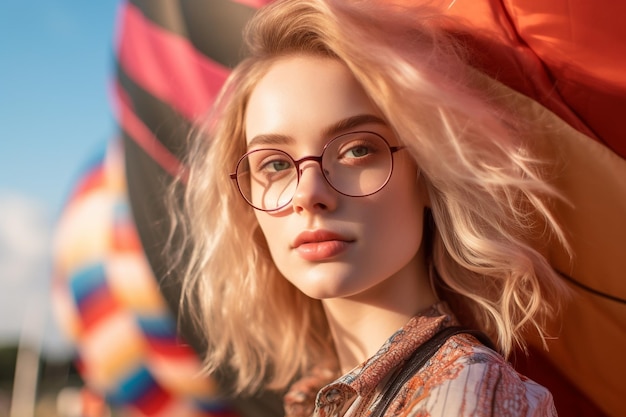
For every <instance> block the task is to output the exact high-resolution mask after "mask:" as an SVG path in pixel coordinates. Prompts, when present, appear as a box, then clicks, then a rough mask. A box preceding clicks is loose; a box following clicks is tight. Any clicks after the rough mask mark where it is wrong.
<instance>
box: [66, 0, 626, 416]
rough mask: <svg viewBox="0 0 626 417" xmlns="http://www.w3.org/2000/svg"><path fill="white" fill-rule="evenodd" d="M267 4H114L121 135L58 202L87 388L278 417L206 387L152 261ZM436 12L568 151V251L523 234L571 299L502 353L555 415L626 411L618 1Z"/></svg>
mask: <svg viewBox="0 0 626 417" xmlns="http://www.w3.org/2000/svg"><path fill="white" fill-rule="evenodd" d="M397 1H402V0H397ZM406 1H409V0H406ZM265 3H266V1H263V0H256V1H255V0H240V1H235V0H214V1H211V2H198V1H190V0H172V1H168V2H157V1H152V0H133V1H127V2H124V3H122V6H121V10H120V13H119V21H118V26H117V39H118V41H117V50H116V64H117V70H116V74H115V79H114V83H113V96H114V99H115V100H114V107H115V112H116V118H117V122H118V126H119V138H116V139H115V140H113V141H112V144H111V149H110V150H109V152H108V153H107V155H106V157H105V158H104V160H103V161H102V163H100V164H97V165H95V166H94V167H93V169H92V170H90V171H88V172H86V173H85V175H84V177H83V179H82V181H81V183H80V184H78V185H77V191H76V192H75V194H74V195H73V196H72V197H71V199H70V201H69V202H68V205H67V207H66V209H65V211H64V213H63V217H62V220H61V222H60V225H59V233H58V236H59V240H58V245H57V248H58V249H57V253H58V255H57V274H56V278H55V279H56V281H55V283H56V284H55V300H56V304H57V306H58V310H59V311H60V317H61V319H62V322H63V323H65V327H66V329H67V330H68V332H69V333H70V334H71V335H72V337H73V338H74V340H75V341H76V344H77V350H78V352H79V356H80V361H81V362H80V363H81V366H82V369H83V372H82V373H83V377H84V378H85V381H86V382H87V384H88V385H89V386H90V387H92V389H93V390H95V391H97V392H99V393H101V394H102V395H104V396H105V397H106V398H107V399H108V400H109V401H110V402H112V403H113V404H117V405H119V406H122V407H128V408H131V409H133V410H135V411H136V412H138V413H139V415H146V416H148V415H149V416H157V415H171V414H168V413H171V412H172V410H178V413H177V414H176V415H181V416H184V415H231V414H229V413H233V414H232V415H242V416H243V415H280V413H281V411H280V410H281V405H280V398H279V397H278V396H276V395H273V394H269V393H265V394H261V395H259V396H257V397H254V398H241V397H235V398H227V397H224V396H221V395H220V389H219V387H220V386H221V385H222V384H227V380H228V375H227V374H226V375H222V376H217V377H216V378H214V379H209V378H205V379H198V378H197V376H194V377H191V375H192V374H194V372H195V371H197V370H199V369H200V360H199V359H198V356H197V352H201V351H202V349H203V337H204V336H201V335H198V334H197V333H196V332H195V331H194V329H193V328H192V327H191V325H190V324H189V322H188V321H187V320H186V319H185V315H184V314H182V313H183V312H179V297H180V283H179V282H177V281H176V280H175V279H173V278H172V277H175V275H176V274H175V271H174V272H172V271H169V270H168V266H167V265H166V264H165V262H164V257H163V250H164V245H165V242H166V240H167V237H168V233H169V229H170V225H169V221H168V216H167V212H166V209H165V206H164V201H163V195H164V192H165V189H166V187H167V185H168V184H169V183H170V181H171V179H172V177H173V176H174V175H175V174H176V173H177V172H178V171H179V170H181V169H184V167H182V166H181V162H180V156H181V155H182V153H183V151H184V148H185V144H186V138H187V135H188V134H189V131H190V130H191V129H192V128H193V126H194V123H195V121H196V120H198V119H199V118H201V117H202V115H203V114H204V113H205V112H206V111H207V110H208V109H209V108H210V106H211V104H212V102H213V100H214V98H215V96H216V94H217V92H218V91H219V89H220V87H221V85H222V83H223V82H224V80H225V79H226V77H227V76H228V74H229V69H230V68H232V67H233V66H234V65H236V64H237V62H238V61H239V60H240V59H241V58H242V57H243V56H245V51H243V50H242V40H241V31H242V28H243V26H244V25H245V23H246V22H247V20H248V19H249V18H250V17H251V16H252V14H253V13H254V10H255V8H257V7H260V6H262V5H263V4H265ZM438 4H439V3H438ZM440 7H441V11H442V13H444V14H447V15H449V16H451V17H454V19H453V20H452V22H458V24H454V23H451V24H450V26H449V27H446V30H448V31H450V33H451V34H452V35H453V36H455V37H457V38H458V39H459V40H460V41H461V42H463V43H464V44H465V45H466V46H467V50H468V52H469V54H468V55H469V56H470V57H471V63H472V64H473V65H474V66H475V67H476V68H477V69H478V70H480V71H482V72H484V73H485V74H486V75H487V76H489V77H491V78H493V79H495V80H497V81H499V82H500V83H502V84H503V85H504V86H506V88H510V89H512V90H514V91H516V92H517V93H516V94H515V95H511V98H510V100H511V103H508V104H509V105H513V106H519V108H520V111H525V112H528V114H529V115H530V116H529V117H535V118H536V120H537V124H538V125H540V126H549V127H550V128H549V129H546V130H544V134H540V135H538V137H537V147H538V149H539V151H540V152H542V153H544V154H545V155H546V156H547V157H550V158H558V159H559V160H561V161H565V163H564V164H563V169H562V172H560V175H559V176H558V178H555V179H554V184H555V185H556V187H557V188H558V189H559V190H560V191H561V193H562V194H563V196H564V197H565V199H564V201H563V202H560V203H557V206H556V207H555V211H556V212H557V214H558V217H559V219H560V220H561V222H562V224H563V227H564V229H565V230H566V231H567V233H568V238H569V241H570V244H571V246H572V249H573V258H570V257H569V256H568V255H567V254H566V253H565V251H564V249H563V248H561V247H560V246H559V245H558V244H556V243H553V242H543V241H541V240H540V239H538V241H537V245H538V247H540V248H541V250H542V251H543V252H544V253H545V254H546V256H547V257H548V259H549V260H550V262H551V264H552V265H553V267H554V268H555V269H556V270H557V271H559V272H560V273H561V275H562V276H563V279H564V280H565V281H567V282H568V283H569V285H570V287H571V288H572V296H571V298H570V299H569V301H568V302H567V306H566V309H565V311H564V312H563V315H562V317H561V320H560V321H559V322H558V323H553V327H554V331H553V333H554V335H555V336H556V338H555V339H554V340H551V341H549V344H548V347H549V351H544V349H543V347H542V346H541V343H540V342H539V341H535V340H531V349H530V354H529V356H525V355H524V354H523V353H520V354H517V355H515V357H514V360H515V364H516V366H517V367H518V368H519V369H520V370H522V372H523V373H525V374H526V375H529V376H530V377H532V378H533V379H535V380H537V381H538V382H540V383H542V384H543V385H545V386H547V387H548V388H549V389H550V390H551V391H552V392H553V394H554V396H555V402H556V405H557V409H558V410H559V412H560V414H561V415H568V416H582V415H585V416H613V417H617V416H621V415H626V405H625V404H626V402H624V401H623V398H624V397H625V396H626V385H625V384H623V383H621V376H622V375H623V374H625V373H626V360H624V359H623V352H624V351H626V301H625V300H626V280H624V279H623V275H624V272H623V271H626V256H624V255H625V254H626V161H625V160H624V158H626V139H625V138H626V125H625V124H623V123H621V120H620V118H621V117H623V114H624V113H625V112H626V71H624V69H625V68H626V27H625V26H624V25H623V24H622V22H621V17H623V16H625V15H626V4H624V3H621V2H616V1H614V2H609V1H602V2H595V3H591V2H587V1H585V0H553V1H549V2H545V1H539V0H446V1H443V2H440ZM86 300H88V301H86ZM94 300H95V301H94ZM120 332H122V333H120ZM118 335H119V336H118ZM122 335H123V336H122ZM206 337H211V335H206ZM103 341H106V343H105V344H104V345H105V346H107V348H106V349H104V348H102V347H101V346H100V345H99V344H100V343H103ZM185 413H186V414H185ZM194 413H196V414H194ZM200 413H205V414H200Z"/></svg>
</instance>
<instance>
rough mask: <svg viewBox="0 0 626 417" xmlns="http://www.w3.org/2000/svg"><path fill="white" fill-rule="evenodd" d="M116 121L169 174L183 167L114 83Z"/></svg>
mask: <svg viewBox="0 0 626 417" xmlns="http://www.w3.org/2000/svg"><path fill="white" fill-rule="evenodd" d="M113 95H114V97H115V98H116V103H115V104H116V107H117V109H116V115H117V121H118V123H119V124H120V126H121V127H122V129H123V130H124V131H126V133H128V135H130V137H131V138H133V140H135V142H137V144H138V145H139V146H140V147H141V148H142V149H143V150H144V151H145V152H146V153H147V154H148V155H149V156H150V157H151V158H152V159H154V160H155V161H156V163H158V164H159V165H160V166H161V167H162V168H163V169H164V170H165V171H167V172H168V173H169V174H170V175H172V176H176V175H178V174H179V173H180V171H181V170H182V169H183V167H182V164H181V163H180V161H179V160H178V159H177V158H176V157H175V156H174V155H173V154H172V153H171V152H170V151H169V150H168V149H167V148H166V147H165V146H164V145H163V144H162V143H161V142H160V141H159V140H158V139H157V138H156V137H155V136H154V135H153V134H152V132H151V131H150V129H148V128H147V127H146V125H144V124H143V122H142V121H141V120H140V119H139V118H138V117H137V115H135V113H134V112H133V110H132V109H131V108H130V99H129V98H128V96H127V94H126V92H125V91H124V89H123V88H122V87H121V86H120V85H119V84H118V83H116V84H115V86H114V94H113Z"/></svg>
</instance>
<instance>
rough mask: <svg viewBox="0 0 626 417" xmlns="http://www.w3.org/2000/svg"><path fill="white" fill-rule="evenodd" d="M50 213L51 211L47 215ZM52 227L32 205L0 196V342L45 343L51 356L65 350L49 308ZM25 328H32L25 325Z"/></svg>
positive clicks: (18, 197)
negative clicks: (22, 334)
mask: <svg viewBox="0 0 626 417" xmlns="http://www.w3.org/2000/svg"><path fill="white" fill-rule="evenodd" d="M50 211H51V210H50ZM53 227H54V222H53V219H52V216H51V215H50V213H49V211H48V210H47V209H46V207H45V206H44V205H43V204H42V203H40V202H38V201H37V200H36V199H33V198H29V197H26V196H23V195H18V194H15V193H9V192H0V317H2V319H0V340H1V341H3V342H9V341H17V338H18V337H19V335H20V332H22V331H23V329H24V324H27V327H26V328H25V330H24V331H25V332H26V334H25V336H27V338H29V339H33V340H36V339H39V338H41V337H43V338H44V339H45V340H44V343H45V345H46V346H48V348H49V349H52V350H53V351H57V352H60V351H64V350H66V345H67V343H66V342H65V341H64V339H63V337H62V336H60V335H59V334H58V331H57V328H56V325H55V323H54V321H53V317H52V314H51V306H50V284H51V282H50V281H51V260H52V245H51V243H52V232H53ZM28 323H31V324H30V325H28Z"/></svg>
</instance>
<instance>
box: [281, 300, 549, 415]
mask: <svg viewBox="0 0 626 417" xmlns="http://www.w3.org/2000/svg"><path fill="white" fill-rule="evenodd" d="M456 324H457V323H456V320H455V319H454V317H453V316H452V314H451V313H450V312H449V310H448V308H447V306H446V304H445V303H437V304H435V305H433V306H432V307H431V308H430V309H428V310H427V311H425V312H422V313H421V314H419V315H417V316H415V317H413V318H412V319H411V320H410V321H409V322H408V323H407V324H406V325H405V326H404V327H403V328H402V329H400V330H398V331H397V332H396V333H395V334H394V335H393V336H391V337H390V338H389V340H387V342H386V343H385V344H384V345H383V346H382V348H381V349H380V350H379V351H378V352H377V353H376V354H375V355H374V356H373V357H371V358H370V359H368V360H367V361H365V362H364V363H363V364H361V365H359V366H357V367H356V368H354V369H353V370H352V371H351V372H349V373H348V374H346V375H344V376H342V377H340V378H339V379H337V380H335V381H334V382H332V383H330V384H328V385H326V386H325V387H323V388H322V389H321V390H319V392H318V393H317V395H316V396H315V394H314V392H316V391H317V388H316V387H315V382H319V381H322V380H324V379H326V380H328V378H327V377H328V375H329V373H328V372H326V373H325V372H324V371H323V370H316V371H315V373H314V374H312V375H310V376H307V377H306V378H304V379H302V380H300V381H298V382H296V383H295V384H294V385H293V386H292V387H291V388H290V390H289V392H288V393H287V395H286V396H285V411H286V415H287V416H288V417H304V416H311V415H313V416H315V417H340V416H344V417H357V416H358V417H366V416H369V415H370V414H371V413H372V410H373V408H374V406H375V405H376V403H377V402H378V400H380V396H381V393H382V392H384V390H385V388H386V387H385V384H386V383H388V381H389V380H390V379H392V378H391V377H392V376H393V375H394V373H395V372H396V371H397V370H398V369H399V368H400V367H401V366H402V364H403V362H404V361H405V360H406V359H407V358H408V357H409V356H410V355H411V353H413V352H414V351H415V349H416V348H417V347H418V346H420V345H421V344H422V343H424V342H425V341H427V340H428V339H430V338H431V337H432V336H433V335H434V334H435V333H437V332H438V331H439V330H441V329H443V328H445V327H449V326H452V325H456ZM319 386H321V385H318V387H319ZM314 398H315V400H313V399H314ZM556 415H557V413H556V409H555V408H554V403H553V402H552V395H551V394H550V392H549V391H548V390H547V389H546V388H544V387H542V386H541V385H538V384H537V383H535V382H533V381H531V380H530V379H528V378H526V377H524V376H522V375H520V374H518V373H517V372H516V371H515V370H514V369H513V368H512V367H511V365H510V364H509V363H508V362H506V361H505V360H504V359H503V358H502V357H501V356H500V355H499V354H497V353H496V352H494V351H492V350H491V349H489V348H487V347H485V346H483V345H482V344H481V343H479V342H478V341H477V340H476V339H475V338H474V337H473V336H471V335H468V334H458V335H455V336H452V337H451V338H450V339H448V340H447V342H446V343H445V344H444V345H443V346H442V348H441V349H439V351H438V352H437V353H436V354H435V355H434V356H433V357H432V358H431V359H430V360H429V361H428V362H427V363H426V365H424V367H423V368H422V369H421V370H419V371H418V372H417V373H416V374H415V375H414V376H413V377H412V378H411V379H409V381H408V382H407V383H406V384H405V386H404V387H403V388H402V389H401V390H400V391H399V393H398V395H397V396H396V398H395V399H394V400H393V401H392V402H391V404H390V406H389V408H388V409H387V410H386V412H385V413H384V416H385V417H390V416H403V417H427V416H428V417H456V416H475V417H485V416H497V417H505V416H528V417H530V416H533V417H538V416H542V417H543V416H551V417H552V416H556Z"/></svg>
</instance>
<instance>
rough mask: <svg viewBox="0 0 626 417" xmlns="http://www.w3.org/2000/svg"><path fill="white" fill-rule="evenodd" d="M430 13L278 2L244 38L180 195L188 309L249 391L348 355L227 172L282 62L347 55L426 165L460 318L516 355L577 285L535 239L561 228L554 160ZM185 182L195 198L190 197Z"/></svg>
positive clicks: (438, 260) (448, 289)
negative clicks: (278, 262) (251, 112)
mask: <svg viewBox="0 0 626 417" xmlns="http://www.w3.org/2000/svg"><path fill="white" fill-rule="evenodd" d="M446 24H447V22H446V21H445V19H443V18H442V17H440V16H437V14H436V13H433V12H431V11H430V10H428V9H424V8H418V7H413V6H411V8H410V9H405V7H404V6H401V5H399V4H394V3H392V2H382V1H380V2H377V1H355V2H341V1H323V0H287V1H279V2H276V3H273V4H271V5H270V6H267V7H266V8H263V9H261V10H260V11H259V12H258V13H257V14H256V16H255V17H254V18H253V19H252V21H251V22H250V23H249V25H248V27H247V30H246V33H245V37H246V41H247V45H248V48H249V57H248V58H246V59H245V60H244V61H243V62H242V63H241V64H240V65H238V66H237V67H236V68H235V69H234V71H233V72H232V74H231V76H230V78H229V79H228V81H227V83H226V85H225V86H224V88H223V90H222V93H221V95H220V97H219V99H218V100H217V102H216V105H215V106H214V109H213V111H212V113H211V114H210V115H209V117H208V119H207V121H206V123H204V125H203V127H202V129H200V132H199V133H198V134H197V135H195V136H194V137H193V140H192V142H191V144H190V147H189V152H188V160H187V161H186V162H187V164H188V168H189V171H188V173H187V177H186V178H185V179H184V180H183V179H179V180H178V181H177V182H176V183H175V185H174V187H173V188H172V195H171V201H172V202H173V203H172V207H173V208H172V211H173V215H174V225H175V227H176V228H177V230H179V231H181V232H182V234H181V236H182V238H183V240H182V241H183V242H184V244H183V245H182V246H181V247H179V248H177V249H178V250H177V251H175V252H176V254H177V256H175V261H176V262H179V263H181V262H182V263H183V264H184V266H185V272H184V277H183V301H184V302H185V305H184V310H185V311H187V312H188V313H189V314H191V316H192V318H193V319H194V321H195V322H196V323H197V325H198V329H199V331H201V332H202V334H203V335H204V336H205V337H206V340H207V350H206V358H205V365H206V370H207V371H208V372H212V371H215V370H216V369H218V367H220V366H221V365H223V364H225V363H226V364H228V365H229V366H231V367H232V368H234V369H235V370H236V371H237V378H236V383H235V386H236V389H237V390H238V391H254V390H256V389H257V388H259V387H260V386H261V385H263V386H267V387H269V388H274V389H281V388H284V387H286V386H287V385H288V384H289V382H290V381H292V380H293V378H294V377H295V376H296V375H298V374H299V373H302V372H304V371H306V370H307V369H309V368H310V367H311V366H312V365H313V364H315V363H318V362H320V361H323V360H325V359H327V358H329V357H334V355H335V353H334V348H333V343H332V339H331V337H330V332H329V329H328V324H327V322H326V318H325V316H324V312H323V310H322V307H321V303H320V301H319V300H313V299H311V298H308V297H307V296H305V295H304V294H302V293H301V292H300V291H299V290H298V289H296V288H295V287H294V286H293V285H292V284H290V283H289V282H288V281H287V280H286V279H284V278H283V277H282V276H281V274H280V273H279V272H278V270H277V269H276V267H275V265H274V263H273V261H272V258H271V256H270V253H269V250H268V247H267V244H266V242H265V239H264V237H263V235H262V233H261V231H260V228H259V226H258V224H257V222H256V220H255V217H254V214H253V211H252V208H251V207H249V206H248V205H247V204H246V203H245V202H244V200H243V199H242V198H241V196H240V195H239V194H238V191H237V188H236V186H235V185H234V184H232V182H231V180H230V179H229V176H228V174H229V173H230V172H232V170H233V169H234V167H235V164H236V162H237V160H238V158H239V157H240V156H241V155H242V154H243V153H244V152H245V151H246V145H245V126H244V119H245V112H246V104H247V101H248V98H249V96H250V94H251V92H252V90H253V89H254V87H255V85H256V84H257V82H258V81H259V80H260V79H261V78H262V77H263V76H264V74H265V73H266V72H267V70H268V68H269V67H270V66H271V65H272V64H273V63H274V62H275V60H276V59H278V58H281V57H284V56H286V55H290V54H311V55H315V56H324V57H329V58H332V59H338V60H340V61H342V62H343V63H345V65H347V67H348V68H349V69H350V71H351V72H352V73H353V74H354V76H355V78H356V79H357V80H358V82H359V83H360V84H361V85H362V86H363V88H364V89H365V91H366V93H367V94H368V95H369V97H370V98H371V99H372V100H373V101H374V103H375V104H376V105H377V106H378V108H379V109H380V110H381V111H382V113H383V114H384V116H385V117H386V119H387V121H388V122H389V124H390V126H392V128H393V129H394V131H395V134H396V135H397V137H398V138H399V139H400V140H401V141H402V142H403V143H404V144H405V145H406V146H407V147H408V149H409V151H410V152H411V155H412V156H413V158H414V159H415V161H416V162H417V164H418V165H419V166H420V168H421V172H422V175H423V176H424V180H425V182H426V186H427V188H428V192H429V197H430V201H431V210H430V211H431V214H432V216H427V217H428V218H429V219H430V220H431V221H430V224H431V233H427V234H426V235H425V237H424V238H425V239H426V241H425V242H424V244H425V245H426V246H428V247H429V248H430V250H429V255H428V257H429V259H428V260H429V263H430V266H431V272H432V273H431V276H432V279H433V284H434V286H435V288H436V289H437V291H438V293H439V295H440V296H441V297H442V298H444V299H446V300H448V301H449V302H450V303H451V304H452V305H453V307H454V309H455V310H456V311H457V314H458V315H459V318H460V319H461V321H462V322H466V323H468V324H470V325H473V326H476V327H478V328H480V329H482V330H483V331H485V332H487V333H488V334H489V335H490V336H491V337H493V338H494V339H495V340H496V341H497V345H498V347H499V348H500V350H501V351H502V352H503V353H504V354H505V355H506V354H508V353H510V352H511V350H512V349H513V347H514V346H515V344H516V343H517V344H519V345H522V346H523V339H522V336H521V334H522V331H523V330H524V329H525V328H527V327H532V328H536V329H537V330H538V331H539V333H540V334H541V335H543V333H542V329H543V319H544V318H545V317H547V316H549V315H550V314H552V313H553V312H554V311H553V310H554V306H556V305H557V303H556V302H555V301H556V300H557V299H558V297H559V294H560V293H561V291H562V289H563V288H564V287H563V284H561V281H560V279H559V277H558V276H557V274H556V273H555V272H554V271H553V269H552V268H551V267H550V265H549V264H548V262H547V261H546V259H545V258H544V257H543V256H542V255H541V254H540V253H539V252H538V251H536V250H535V249H533V247H531V246H530V245H529V243H528V242H529V236H530V235H532V234H533V233H535V232H536V231H537V230H538V228H546V229H548V230H550V231H551V232H553V233H554V234H555V235H556V236H557V237H558V238H559V239H560V240H561V241H562V242H564V239H563V235H562V232H561V230H560V229H559V227H558V225H557V223H556V222H555V220H554V219H553V217H552V215H551V214H550V210H549V207H548V206H547V203H546V201H549V197H552V196H554V195H555V193H554V191H553V190H552V189H551V188H550V186H549V185H548V183H547V182H546V181H545V180H543V179H542V177H541V175H540V172H541V170H544V169H545V165H542V164H541V163H540V162H539V161H538V160H536V159H533V158H532V157H531V156H530V153H529V151H528V149H527V148H526V147H525V145H524V144H525V140H526V136H527V134H526V133H525V129H524V127H523V126H524V123H523V121H521V120H517V119H516V117H514V116H513V115H512V114H511V113H510V112H508V111H506V110H505V109H503V108H502V107H501V106H498V105H496V104H495V102H494V101H493V97H490V96H489V94H490V92H489V91H488V89H486V88H485V87H481V86H480V82H479V80H480V79H481V78H482V77H481V76H480V75H478V74H477V73H476V71H474V70H473V69H472V68H471V67H470V66H469V65H468V64H467V63H466V60H465V57H464V52H463V49H462V48H460V47H459V46H458V45H457V44H456V43H455V42H454V41H453V40H452V39H451V38H450V37H449V36H448V35H447V34H446V32H445V31H443V30H442V29H441V28H442V27H445V26H446ZM181 189H182V193H183V195H182V198H180V197H181V194H180V191H181Z"/></svg>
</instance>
